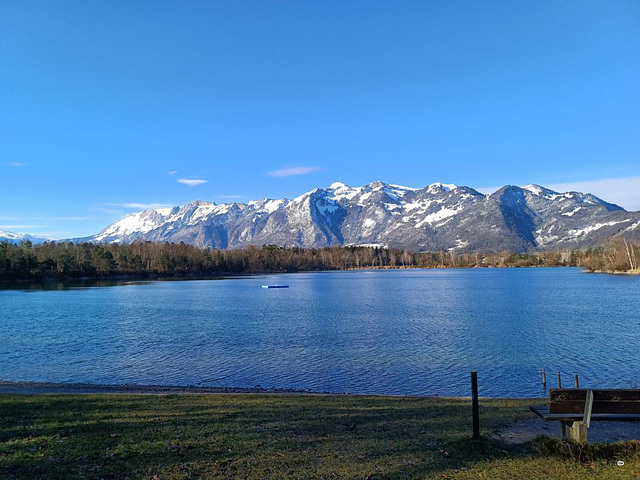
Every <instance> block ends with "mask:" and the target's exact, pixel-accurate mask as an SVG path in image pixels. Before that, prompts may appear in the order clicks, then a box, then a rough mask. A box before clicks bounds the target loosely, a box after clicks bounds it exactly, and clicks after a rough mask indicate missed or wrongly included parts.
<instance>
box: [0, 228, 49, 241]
mask: <svg viewBox="0 0 640 480" xmlns="http://www.w3.org/2000/svg"><path fill="white" fill-rule="evenodd" d="M25 240H29V241H30V242H31V243H44V242H48V241H49V239H48V238H45V237H38V236H35V235H29V234H27V233H13V232H5V231H3V230H0V242H9V243H20V242H24V241H25Z"/></svg>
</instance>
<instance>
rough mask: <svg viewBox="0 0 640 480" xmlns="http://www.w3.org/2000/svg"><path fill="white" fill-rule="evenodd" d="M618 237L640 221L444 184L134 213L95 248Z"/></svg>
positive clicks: (620, 212)
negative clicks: (148, 244)
mask: <svg viewBox="0 0 640 480" xmlns="http://www.w3.org/2000/svg"><path fill="white" fill-rule="evenodd" d="M617 234H624V235H627V236H629V237H635V238H638V237H640V213H639V212H635V213H634V212H627V211H625V210H624V209H622V208H620V207H619V206H617V205H613V204H610V203H607V202H605V201H603V200H601V199H599V198H597V197H595V196H593V195H590V194H584V193H580V192H566V193H558V192H554V191H553V190H549V189H547V188H544V187H541V186H539V185H527V186H525V187H516V186H511V185H508V186H505V187H503V188H501V189H500V190H498V191H497V192H494V193H492V194H491V195H483V194H481V193H479V192H478V191H476V190H474V189H473V188H470V187H464V186H458V185H454V184H443V183H432V184H431V185H428V186H426V187H424V188H411V187H404V186H401V185H390V184H385V183H382V182H373V183H370V184H368V185H363V186H360V187H350V186H348V185H346V184H344V183H342V182H335V183H333V184H331V185H330V186H329V187H328V188H325V189H322V188H316V189H313V190H311V191H309V192H306V193H304V194H302V195H300V196H298V197H296V198H294V199H292V200H289V199H277V200H275V199H263V200H259V201H252V202H249V203H247V204H245V203H229V204H221V205H218V204H215V203H210V202H203V201H195V202H191V203H189V204H187V205H184V206H182V207H174V208H171V209H163V210H147V211H144V212H139V213H134V214H132V215H129V216H127V217H125V218H123V219H122V220H120V221H118V222H116V223H114V224H112V225H110V226H109V227H107V228H106V229H104V230H103V231H102V232H100V233H99V234H98V235H95V236H94V237H90V238H89V240H91V241H96V242H132V241H135V240H150V241H168V242H179V241H184V242H186V243H191V244H194V245H197V246H200V247H215V248H238V247H242V246H246V245H257V246H259V245H263V244H276V245H286V246H294V245H295V246H302V247H321V246H330V245H388V246H391V247H398V248H410V249H422V250H439V249H445V250H451V249H465V250H494V251H495V250H511V251H530V250H536V249H548V248H563V247H570V248H576V247H583V246H593V245H597V244H599V243H601V242H602V241H604V240H606V239H607V238H610V237H611V236H615V235H617Z"/></svg>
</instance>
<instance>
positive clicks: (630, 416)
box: [529, 405, 640, 422]
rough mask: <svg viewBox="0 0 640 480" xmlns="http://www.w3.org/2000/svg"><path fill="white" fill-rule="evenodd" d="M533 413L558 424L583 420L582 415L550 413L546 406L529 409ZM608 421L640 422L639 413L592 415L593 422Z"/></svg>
mask: <svg viewBox="0 0 640 480" xmlns="http://www.w3.org/2000/svg"><path fill="white" fill-rule="evenodd" d="M529 410H531V411H532V412H533V413H535V414H536V415H538V416H539V417H541V418H542V419H543V420H547V421H556V422H576V421H579V420H582V419H583V416H584V414H582V413H549V407H547V406H546V405H540V406H534V407H529ZM597 420H606V421H620V422H633V421H638V422H640V414H639V413H592V414H591V421H592V422H594V421H597Z"/></svg>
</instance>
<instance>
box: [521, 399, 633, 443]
mask: <svg viewBox="0 0 640 480" xmlns="http://www.w3.org/2000/svg"><path fill="white" fill-rule="evenodd" d="M529 408H530V409H531V411H533V412H534V413H535V414H536V415H539V416H540V417H542V418H543V419H544V420H547V421H552V420H553V421H557V422H561V424H562V438H564V439H567V440H572V441H574V442H581V443H584V442H586V441H587V429H588V428H589V425H590V424H591V422H595V421H597V420H609V421H611V420H613V421H640V389H628V390H613V389H607V390H585V389H580V390H578V389H575V390H570V389H560V388H552V389H550V390H549V404H548V405H547V406H541V407H529Z"/></svg>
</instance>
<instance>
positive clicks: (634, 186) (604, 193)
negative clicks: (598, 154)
mask: <svg viewBox="0 0 640 480" xmlns="http://www.w3.org/2000/svg"><path fill="white" fill-rule="evenodd" d="M540 185H541V186H543V187H546V188H550V189H551V190H555V191H556V192H561V193H564V192H582V193H591V194H593V195H595V196H596V197H599V198H601V199H602V200H604V201H605V202H609V203H615V204H616V205H620V206H621V207H622V208H625V209H627V210H630V211H638V210H640V176H639V177H619V178H599V179H596V180H584V181H579V182H564V183H541V184H540ZM500 188H501V187H484V188H478V189H477V190H478V191H479V192H481V193H485V194H486V193H493V192H495V191H496V190H498V189H500Z"/></svg>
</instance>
